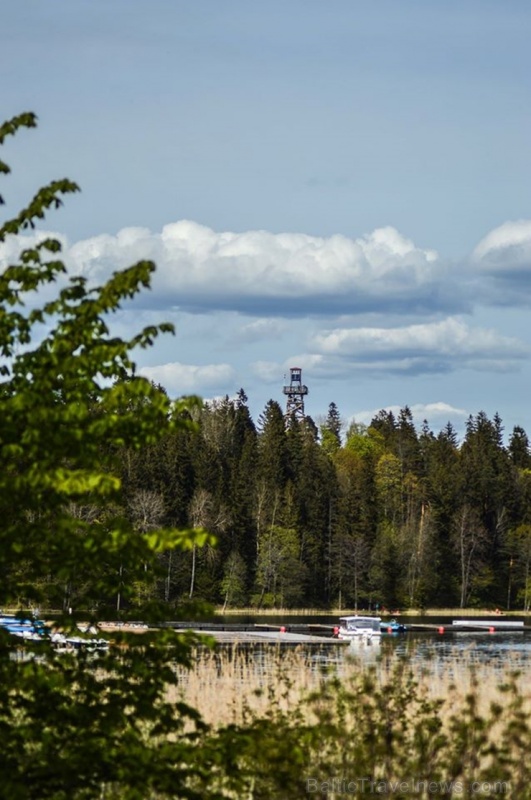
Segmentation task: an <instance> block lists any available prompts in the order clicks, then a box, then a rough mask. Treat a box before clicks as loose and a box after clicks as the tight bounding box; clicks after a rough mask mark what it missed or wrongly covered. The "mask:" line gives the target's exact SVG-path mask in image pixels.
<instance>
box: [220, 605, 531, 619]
mask: <svg viewBox="0 0 531 800" xmlns="http://www.w3.org/2000/svg"><path fill="white" fill-rule="evenodd" d="M214 610H215V612H216V614H219V615H220V616H226V617H228V616H233V615H234V616H244V615H248V616H254V617H265V616H271V617H276V616H291V617H296V616H298V617H310V616H313V617H315V616H334V617H341V616H348V615H350V614H374V615H375V616H379V617H398V616H400V617H496V616H512V617H529V616H531V611H522V610H521V609H511V610H510V611H506V610H505V609H501V608H500V609H488V608H424V609H420V608H408V609H405V610H400V609H387V608H380V609H378V610H375V609H372V610H371V611H367V610H366V609H361V608H360V609H358V610H357V611H356V610H355V609H353V608H341V609H340V608H226V609H224V610H223V609H222V608H221V607H216V608H215V609H214Z"/></svg>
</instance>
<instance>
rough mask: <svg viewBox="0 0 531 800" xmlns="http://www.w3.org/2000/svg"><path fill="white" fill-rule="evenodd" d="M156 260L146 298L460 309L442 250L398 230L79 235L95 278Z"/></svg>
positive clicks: (202, 304) (76, 262)
mask: <svg viewBox="0 0 531 800" xmlns="http://www.w3.org/2000/svg"><path fill="white" fill-rule="evenodd" d="M141 258H142V259H152V260H154V261H155V262H156V264H157V268H158V269H157V274H156V275H155V278H154V280H153V292H152V293H151V295H150V296H149V295H148V296H144V297H143V301H144V302H148V301H150V302H151V303H152V304H157V303H161V302H163V303H165V304H168V305H176V306H179V307H180V308H188V309H192V310H205V309H209V308H216V309H231V310H236V311H241V312H246V313H251V314H256V313H264V314H269V315H275V316H282V315H285V316H288V317H289V316H297V315H301V314H318V315H321V314H322V315H326V314H336V313H359V312H363V311H367V310H369V311H370V310H380V309H381V308H382V307H383V308H388V309H389V310H393V311H396V312H399V313H400V312H405V311H407V312H408V313H409V312H411V310H412V308H415V309H417V310H424V311H426V310H428V311H431V310H434V309H435V310H438V309H439V308H441V307H442V308H450V307H451V308H455V307H456V306H459V307H460V303H461V300H462V298H460V297H459V296H458V295H457V294H456V293H455V292H451V291H449V287H448V275H447V271H446V269H445V268H444V266H443V265H442V263H441V262H440V261H439V260H438V257H437V254H436V253H435V251H433V250H427V249H422V248H419V247H417V246H416V245H415V244H414V243H413V242H412V241H411V240H409V239H407V238H406V237H404V236H403V235H402V234H400V233H399V232H398V231H397V230H395V229H394V228H391V227H386V228H379V229H377V230H375V231H373V232H372V233H370V234H368V235H366V236H363V237H360V238H358V239H351V238H349V237H347V236H343V235H334V236H330V237H328V238H322V237H316V236H309V235H307V234H303V233H280V234H274V233H269V232H268V231H246V232H243V233H232V232H215V231H213V230H212V229H210V228H208V227H206V226H204V225H199V224H197V223H196V222H191V221H187V220H181V221H179V222H175V223H172V224H169V225H166V226H165V227H164V228H163V229H162V231H161V232H160V233H152V232H150V231H149V230H147V229H145V228H126V229H123V230H121V231H120V232H119V233H118V234H117V235H116V236H109V235H103V236H97V237H93V238H91V239H86V240H84V241H80V242H77V243H76V244H75V245H73V246H72V247H71V248H70V249H69V250H68V252H67V259H68V262H69V263H70V264H71V266H72V269H73V270H75V271H77V272H81V273H82V274H84V275H86V276H87V277H90V278H92V279H94V280H98V281H102V280H104V279H105V278H106V277H107V276H108V275H109V274H110V272H112V271H113V270H115V269H118V268H121V267H124V266H126V265H128V264H131V263H133V262H134V261H136V260H138V259H141Z"/></svg>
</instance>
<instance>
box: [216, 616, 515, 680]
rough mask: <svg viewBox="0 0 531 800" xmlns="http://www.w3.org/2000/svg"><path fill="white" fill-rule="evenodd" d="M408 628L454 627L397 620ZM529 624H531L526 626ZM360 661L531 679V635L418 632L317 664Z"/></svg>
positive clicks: (278, 620) (320, 657) (286, 620)
mask: <svg viewBox="0 0 531 800" xmlns="http://www.w3.org/2000/svg"><path fill="white" fill-rule="evenodd" d="M397 619H399V621H401V622H404V623H405V624H406V625H411V624H413V623H417V624H429V625H439V624H445V625H449V624H450V623H451V619H449V618H448V617H444V618H443V617H440V618H438V617H403V618H400V617H397ZM493 619H494V617H493ZM504 619H505V620H507V619H514V620H517V619H523V618H522V617H517V616H515V617H511V618H508V617H504ZM215 621H216V623H218V624H223V623H225V624H227V625H231V626H232V625H238V624H240V625H252V624H254V623H257V624H262V625H273V626H280V625H286V626H287V627H288V628H290V627H291V626H297V625H308V624H314V625H331V626H333V625H336V624H337V621H338V620H337V617H334V616H329V615H323V616H312V617H308V616H290V615H286V616H285V617H279V616H271V617H268V616H262V615H261V616H259V617H248V616H246V617H236V616H227V617H218V618H216V620H215ZM525 624H527V625H529V624H530V623H529V620H526V621H525ZM349 656H355V657H356V658H359V659H363V660H364V661H368V662H371V661H378V660H379V659H381V658H382V659H386V658H389V657H392V656H398V657H401V658H403V659H404V660H406V661H407V662H410V663H411V664H413V665H418V666H419V667H423V666H427V665H428V664H429V665H430V668H431V669H434V668H435V669H437V667H438V666H440V667H441V668H445V669H448V668H450V667H452V665H455V664H459V663H461V664H465V663H466V664H468V665H470V664H475V665H478V666H480V665H489V666H490V667H492V668H493V669H496V670H498V669H499V670H500V671H502V670H505V669H507V668H511V669H515V670H516V669H518V670H521V671H523V672H526V673H527V672H529V673H530V674H531V630H528V631H507V632H496V633H488V632H482V631H478V632H474V631H470V632H468V631H467V632H463V633H461V632H455V633H444V634H440V633H438V632H437V630H433V631H429V632H416V631H415V630H410V631H408V632H407V633H402V634H384V635H382V636H381V637H380V640H379V641H378V640H376V641H375V640H373V641H372V643H371V644H369V645H367V644H366V643H364V642H363V641H355V642H354V643H352V644H351V645H344V646H339V647H337V646H333V647H327V648H324V649H323V650H322V651H320V652H318V651H315V652H314V653H313V656H312V657H313V659H314V660H315V661H316V663H322V664H326V663H338V662H340V661H341V660H342V659H344V658H348V657H349Z"/></svg>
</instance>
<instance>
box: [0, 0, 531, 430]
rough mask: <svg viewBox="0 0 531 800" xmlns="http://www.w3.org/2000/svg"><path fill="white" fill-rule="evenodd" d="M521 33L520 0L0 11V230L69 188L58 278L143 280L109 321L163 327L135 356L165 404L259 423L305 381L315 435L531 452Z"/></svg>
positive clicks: (525, 27)
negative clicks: (399, 421) (489, 442)
mask: <svg viewBox="0 0 531 800" xmlns="http://www.w3.org/2000/svg"><path fill="white" fill-rule="evenodd" d="M530 35H531V6H530V5H529V3H528V2H527V0H506V2H504V3H500V2H491V0H477V1H474V0H444V2H443V1H442V0H434V1H433V2H429V3H428V2H426V1H425V0H400V1H398V0H365V2H361V1H358V0H330V2H324V0H282V2H281V1H280V0H269V1H268V2H267V3H265V2H264V3H259V2H254V3H250V2H248V0H246V1H245V2H244V1H243V0H193V2H192V0H189V1H188V2H184V1H181V0H150V2H147V0H143V1H142V2H139V0H127V2H126V0H105V2H104V0H90V2H89V1H88V0H76V2H72V0H54V1H53V2H48V3H43V2H42V1H41V0H24V1H23V2H20V0H5V2H4V3H3V4H2V28H1V33H0V36H1V48H0V68H1V74H2V93H1V96H2V108H3V116H4V117H5V118H7V117H10V116H12V115H14V114H16V113H18V112H20V111H22V110H33V111H35V112H36V113H37V114H38V116H39V129H38V131H37V132H27V133H23V134H21V135H20V136H18V137H17V138H16V140H13V141H12V142H9V144H8V145H7V146H6V148H5V152H4V156H5V158H6V160H7V161H8V162H9V163H10V164H11V166H12V168H13V174H12V176H11V177H10V178H8V179H7V180H5V181H4V183H3V194H4V197H5V199H6V200H7V203H8V205H7V209H6V211H7V213H10V212H11V213H13V212H14V211H16V210H17V209H18V207H19V206H20V204H21V203H22V202H24V201H25V199H26V198H27V197H28V196H29V194H30V193H31V192H32V191H33V190H34V189H35V188H36V187H37V186H38V185H41V184H43V183H45V182H46V181H48V180H50V179H52V178H57V177H63V176H64V175H67V176H68V177H71V178H72V179H74V180H76V181H77V182H78V183H79V184H80V185H81V187H82V193H81V194H80V195H78V196H76V197H73V198H69V199H68V201H67V204H66V206H65V207H64V208H63V209H61V210H60V211H59V212H56V213H54V215H52V216H50V217H49V218H48V219H47V220H46V222H45V224H44V225H43V226H42V229H43V230H46V231H60V232H61V233H63V234H64V235H65V237H66V238H65V252H66V258H67V261H68V263H69V266H70V268H71V270H72V272H73V273H74V272H82V273H83V274H86V275H89V276H91V277H93V278H94V279H95V280H96V279H97V280H100V281H101V280H103V279H104V278H105V276H106V275H108V274H109V273H110V271H112V270H113V269H115V268H117V267H120V266H126V265H128V264H130V263H132V262H134V261H135V260H137V259H139V258H144V257H150V258H153V259H154V260H155V261H156V262H157V264H158V271H157V274H156V277H155V280H154V283H153V290H152V291H151V292H150V293H149V294H147V295H145V296H143V297H142V298H139V299H138V300H137V301H136V302H135V303H134V304H133V306H132V307H130V308H127V309H124V311H123V313H121V314H120V316H119V318H118V319H117V323H116V325H117V329H118V330H119V331H120V332H122V333H124V334H127V333H132V332H133V331H134V330H136V329H137V328H138V326H139V325H142V324H150V323H151V322H153V321H161V320H170V321H172V322H174V323H175V325H176V327H177V336H176V337H170V338H166V337H165V338H164V339H163V340H159V342H158V343H157V345H156V346H155V348H153V350H152V351H150V352H148V353H142V354H139V356H138V363H139V367H140V368H141V369H143V370H144V371H145V373H146V374H148V375H149V376H150V377H152V378H154V379H156V380H160V381H161V382H162V383H163V384H164V385H166V386H167V388H168V390H169V391H170V393H172V394H182V393H189V392H197V393H199V394H201V395H202V396H204V397H205V398H210V397H215V396H219V395H224V394H229V395H233V394H234V393H235V391H237V390H238V389H239V388H240V387H243V388H244V389H245V391H246V392H247V394H248V395H249V399H250V405H251V410H252V412H253V416H254V417H255V418H257V417H258V415H259V413H260V412H261V411H262V410H263V407H264V406H265V403H266V402H267V401H268V400H269V399H270V398H271V397H273V398H275V399H278V400H279V402H283V398H282V383H283V380H284V375H285V374H286V373H288V372H289V367H290V366H301V367H302V368H303V378H304V382H305V383H306V384H307V385H308V387H309V389H310V394H309V396H308V398H307V403H306V410H307V412H308V413H309V414H311V415H312V416H313V417H314V419H316V420H318V418H319V417H320V416H321V415H324V414H326V411H327V408H328V404H329V403H330V402H331V401H334V402H335V403H336V404H337V405H338V407H339V410H340V412H341V414H342V416H343V417H344V419H345V420H350V419H352V418H353V417H354V418H356V419H357V420H361V421H369V420H370V417H371V415H372V413H373V412H375V411H376V410H378V409H379V408H383V407H398V408H399V407H400V406H403V405H405V404H408V405H410V406H411V407H412V408H413V409H414V411H415V414H416V417H417V419H418V420H419V421H420V420H421V419H422V418H423V417H427V418H428V420H429V421H430V423H431V424H432V426H433V427H434V428H435V429H436V430H438V429H439V428H440V427H441V426H442V425H444V424H445V422H446V421H447V420H448V419H451V420H452V421H453V422H454V423H455V424H456V425H457V427H458V428H459V429H462V426H463V423H464V420H465V419H466V417H467V415H468V414H469V413H476V412H477V411H479V410H485V411H486V412H487V413H488V414H489V415H492V414H494V412H495V411H499V413H500V414H501V416H502V419H503V420H504V423H505V426H506V428H507V430H508V431H510V429H511V428H512V426H513V425H515V424H522V425H523V426H524V427H525V428H526V429H527V430H528V432H529V433H530V434H531V410H530V409H529V404H528V395H529V388H530V378H531V362H530V359H531V326H530V325H529V306H530V304H531V156H530V153H531V150H530V148H529V142H530V141H531V103H530V100H531V97H530V89H531V48H529V41H530ZM7 257H8V252H7V250H5V251H4V253H3V254H2V252H0V260H1V259H2V258H3V259H6V258H7Z"/></svg>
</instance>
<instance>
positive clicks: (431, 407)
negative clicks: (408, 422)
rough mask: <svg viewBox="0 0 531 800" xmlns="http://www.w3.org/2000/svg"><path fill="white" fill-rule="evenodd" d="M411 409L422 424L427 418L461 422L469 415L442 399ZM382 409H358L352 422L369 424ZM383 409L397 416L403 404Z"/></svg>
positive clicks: (429, 420) (418, 423)
mask: <svg viewBox="0 0 531 800" xmlns="http://www.w3.org/2000/svg"><path fill="white" fill-rule="evenodd" d="M409 409H410V411H411V413H412V414H413V420H414V422H415V424H416V425H420V424H422V422H423V421H424V420H425V419H426V420H428V422H429V423H430V424H434V425H435V424H437V425H441V424H442V425H444V423H446V422H448V421H450V422H452V421H454V420H455V421H456V422H458V423H460V422H462V421H463V420H464V419H465V418H466V417H468V415H469V412H468V411H465V409H463V408H456V407H455V406H452V405H450V404H449V403H444V402H442V401H440V400H439V401H437V402H435V403H414V404H413V405H410V406H409ZM381 410H382V409H381V408H374V409H372V410H371V411H358V412H356V413H355V414H354V416H353V417H352V419H351V420H350V422H353V421H355V422H361V423H363V424H364V425H369V424H370V422H371V421H372V420H373V419H374V417H375V416H376V414H377V413H378V412H379V411H381ZM383 410H385V411H391V412H392V413H393V414H394V416H395V417H397V416H398V414H399V413H400V410H401V406H398V405H390V406H385V407H384V409H383Z"/></svg>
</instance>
